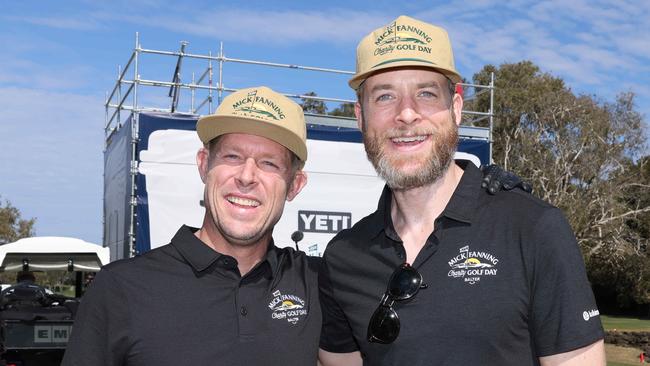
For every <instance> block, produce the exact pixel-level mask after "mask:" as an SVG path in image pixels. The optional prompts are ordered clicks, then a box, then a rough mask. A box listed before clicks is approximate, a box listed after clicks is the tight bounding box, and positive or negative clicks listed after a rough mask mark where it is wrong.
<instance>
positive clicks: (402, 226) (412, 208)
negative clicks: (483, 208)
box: [390, 162, 463, 263]
mask: <svg viewBox="0 0 650 366" xmlns="http://www.w3.org/2000/svg"><path fill="white" fill-rule="evenodd" d="M462 176H463V170H462V169H461V168H460V167H459V166H458V165H456V164H454V163H453V162H452V164H451V166H450V167H449V169H447V171H445V173H444V174H443V176H442V177H440V179H438V180H437V181H435V182H433V183H431V184H427V185H424V186H421V187H417V188H412V189H406V190H394V191H393V197H392V201H391V212H390V214H391V218H392V220H393V225H394V226H395V230H396V231H397V234H398V235H399V236H400V238H401V239H402V241H403V242H404V248H405V249H406V256H407V262H409V263H413V261H414V260H415V257H416V256H417V254H418V253H419V252H420V249H422V247H423V246H424V244H425V242H426V239H427V238H428V237H429V235H430V234H431V232H433V229H434V223H435V219H436V218H437V217H438V216H440V214H441V213H442V211H443V210H444V209H445V207H446V206H447V203H449V200H450V199H451V196H452V195H453V193H454V190H456V186H458V182H460V178H461V177H462Z"/></svg>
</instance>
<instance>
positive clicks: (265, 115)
mask: <svg viewBox="0 0 650 366" xmlns="http://www.w3.org/2000/svg"><path fill="white" fill-rule="evenodd" d="M196 132H197V133H198V134H199V138H200V139H201V141H202V142H203V143H204V144H206V143H208V142H209V141H211V140H212V139H214V138H215V137H218V136H221V135H224V134H227V133H246V134H251V135H256V136H262V137H266V138H268V139H270V140H273V141H275V142H277V143H279V144H280V145H282V146H284V147H286V148H287V149H289V150H290V151H291V152H293V153H294V154H296V156H298V159H300V160H301V161H302V162H305V161H307V143H306V139H307V127H306V125H305V115H304V113H303V111H302V107H301V106H300V105H298V103H296V102H294V101H292V100H291V99H289V98H287V97H285V96H284V95H282V94H279V93H277V92H275V91H273V90H271V89H270V88H267V87H265V86H260V87H255V88H247V89H240V90H238V91H236V92H234V93H232V94H230V95H228V96H227V97H225V98H224V100H223V102H221V104H220V105H219V107H217V110H216V111H215V113H214V114H211V115H207V116H203V117H201V118H199V121H198V122H197V123H196Z"/></svg>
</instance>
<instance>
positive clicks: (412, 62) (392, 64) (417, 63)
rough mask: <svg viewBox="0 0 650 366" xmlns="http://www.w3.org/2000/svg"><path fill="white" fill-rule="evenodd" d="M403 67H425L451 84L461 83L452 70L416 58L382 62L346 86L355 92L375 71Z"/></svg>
mask: <svg viewBox="0 0 650 366" xmlns="http://www.w3.org/2000/svg"><path fill="white" fill-rule="evenodd" d="M404 66H413V67H427V68H431V69H433V70H435V71H438V72H440V73H442V74H444V75H445V76H447V77H448V78H449V79H450V80H451V81H452V82H454V83H460V82H462V78H461V77H460V75H459V74H458V73H457V72H455V71H452V70H448V69H445V68H441V67H438V66H436V65H435V64H433V63H432V62H430V61H427V60H420V59H416V58H404V59H397V60H389V61H384V62H382V63H381V64H378V65H375V66H374V67H372V68H371V69H370V70H368V71H366V72H364V73H361V74H357V75H354V76H353V77H352V79H350V80H349V81H348V85H349V86H350V88H352V89H354V90H357V89H359V86H360V85H361V84H362V83H363V82H364V81H365V80H366V79H367V78H368V77H369V76H370V75H372V74H374V73H376V72H377V71H381V70H386V69H392V68H396V67H404Z"/></svg>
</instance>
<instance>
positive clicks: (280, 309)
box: [269, 290, 307, 324]
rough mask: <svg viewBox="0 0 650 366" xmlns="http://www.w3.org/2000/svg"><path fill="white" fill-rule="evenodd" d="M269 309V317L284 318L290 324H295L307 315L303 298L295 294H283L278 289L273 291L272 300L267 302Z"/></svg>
mask: <svg viewBox="0 0 650 366" xmlns="http://www.w3.org/2000/svg"><path fill="white" fill-rule="evenodd" d="M269 309H270V310H271V318H273V319H286V321H287V322H289V323H291V324H296V323H298V322H299V321H300V320H301V319H303V318H304V317H306V316H307V309H306V308H305V300H303V299H301V298H299V297H298V296H296V295H289V294H284V295H283V294H282V293H281V292H280V290H276V291H275V292H273V300H271V302H270V303H269Z"/></svg>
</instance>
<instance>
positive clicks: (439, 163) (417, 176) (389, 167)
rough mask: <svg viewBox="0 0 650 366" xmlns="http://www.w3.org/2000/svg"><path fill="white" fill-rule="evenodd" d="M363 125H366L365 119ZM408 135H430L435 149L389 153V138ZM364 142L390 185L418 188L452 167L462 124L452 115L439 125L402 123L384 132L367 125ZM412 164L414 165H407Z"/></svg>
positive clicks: (379, 172) (382, 176) (369, 156)
mask: <svg viewBox="0 0 650 366" xmlns="http://www.w3.org/2000/svg"><path fill="white" fill-rule="evenodd" d="M362 125H363V126H365V125H366V124H365V121H364V123H363V124H362ZM406 135H408V136H413V135H430V136H431V139H432V144H431V150H430V151H428V152H427V153H426V154H422V153H420V154H419V155H413V154H387V153H386V151H385V143H386V141H388V140H389V139H390V138H394V137H398V136H406ZM363 144H364V145H365V148H366V155H367V156H368V160H369V161H370V162H371V163H372V165H373V166H374V167H375V171H377V174H379V176H380V177H381V178H382V179H383V180H384V181H386V184H387V185H388V187H390V188H391V189H393V190H406V189H411V188H417V187H421V186H424V185H427V184H431V183H433V182H435V181H437V180H438V179H440V178H441V177H442V176H443V174H444V173H445V172H446V171H447V169H448V168H449V165H450V164H451V162H452V160H453V158H454V153H455V152H456V148H457V146H458V126H456V124H455V123H454V122H453V121H452V119H451V116H450V118H449V119H447V121H446V122H445V123H443V125H442V126H440V128H438V129H433V128H422V127H419V128H410V127H400V128H394V129H390V130H388V131H384V132H382V133H380V134H370V133H368V131H367V129H366V131H363ZM400 155H402V156H400ZM409 166H411V167H412V168H410V169H407V168H408V167H409Z"/></svg>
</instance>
